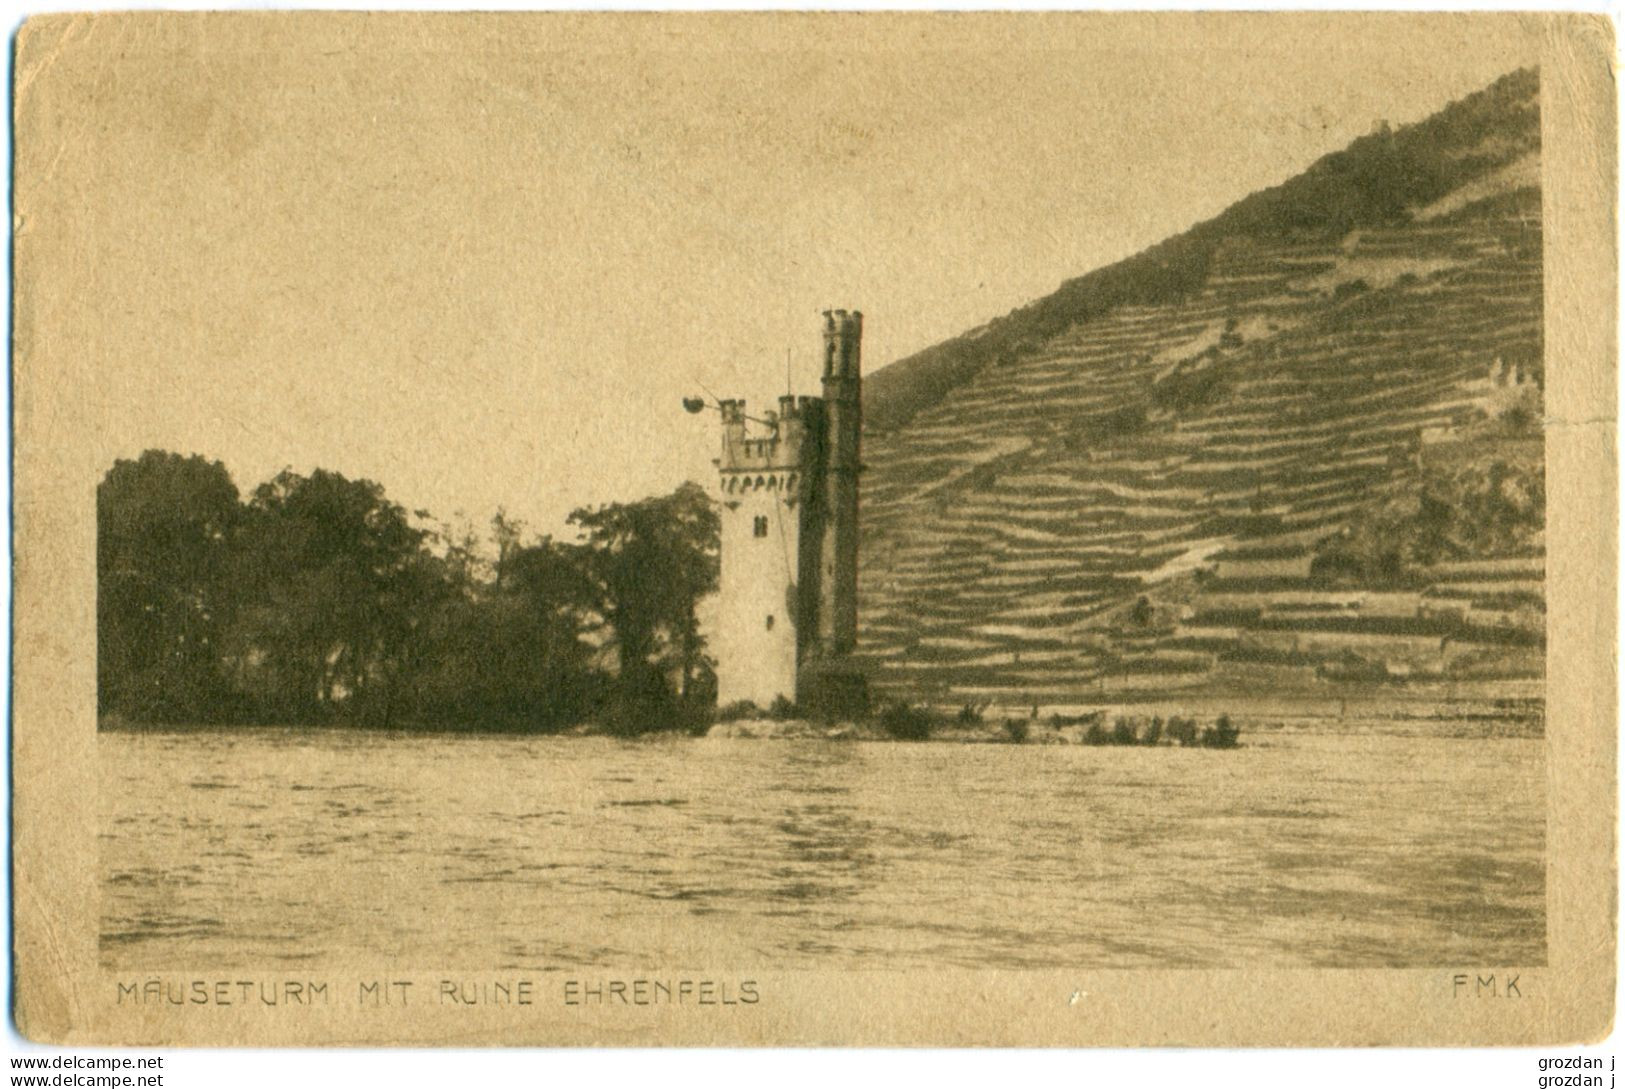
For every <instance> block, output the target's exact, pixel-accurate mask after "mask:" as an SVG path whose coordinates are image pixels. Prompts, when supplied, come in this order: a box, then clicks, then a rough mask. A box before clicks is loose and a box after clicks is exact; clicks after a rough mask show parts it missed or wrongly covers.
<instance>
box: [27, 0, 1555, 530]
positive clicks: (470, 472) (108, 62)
mask: <svg viewBox="0 0 1625 1089" xmlns="http://www.w3.org/2000/svg"><path fill="white" fill-rule="evenodd" d="M322 18H323V17H322V16H314V17H305V19H306V21H299V20H287V19H284V20H280V21H278V20H274V19H267V18H265V17H258V16H253V15H249V16H246V17H238V18H237V19H236V20H232V19H229V18H221V17H218V16H215V17H210V16H202V15H198V16H177V17H172V18H171V19H169V20H168V21H165V22H151V21H148V22H142V21H141V17H134V18H133V19H125V20H121V19H118V18H111V19H100V20H98V19H91V20H84V21H76V22H74V23H72V24H70V25H69V26H67V27H65V28H64V27H53V28H47V29H46V30H45V31H43V32H42V37H43V38H46V39H47V41H46V43H45V44H46V45H49V46H51V47H52V48H44V47H43V46H42V47H40V48H37V49H36V48H33V47H32V46H33V45H35V44H39V43H31V44H27V43H25V48H23V50H22V53H21V57H20V60H19V64H18V94H17V99H18V110H19V114H18V117H19V132H18V149H19V164H20V165H19V178H20V179H26V178H28V177H32V178H35V179H36V180H37V182H38V186H37V187H35V188H31V187H30V186H29V185H28V184H27V181H26V180H20V182H19V186H18V214H19V217H20V221H19V222H20V226H19V233H20V234H21V233H22V232H24V231H26V230H30V229H31V230H35V231H41V232H48V233H46V234H45V235H43V236H42V237H43V238H44V239H46V240H48V241H47V242H44V243H42V244H40V245H39V246H38V247H37V249H29V248H28V247H26V246H25V247H20V249H19V259H18V260H19V264H18V275H19V282H20V285H21V290H22V292H24V293H25V294H23V295H20V296H19V304H18V322H19V332H20V333H24V334H27V333H30V332H34V333H37V334H38V335H39V337H40V340H39V341H38V343H40V344H44V345H46V346H47V347H48V349H49V350H50V351H52V352H56V353H59V354H60V355H61V356H62V357H63V358H64V359H70V358H71V360H72V361H73V365H74V366H75V367H77V368H80V370H79V371H78V372H76V373H82V374H83V376H84V377H83V379H82V386H83V395H84V396H85V397H87V398H90V399H92V401H93V409H94V410H95V418H96V419H97V420H98V421H100V423H99V426H98V427H97V428H95V431H96V434H94V435H93V436H88V437H87V438H88V440H89V441H91V442H93V443H94V444H95V448H96V451H97V454H98V459H97V465H98V466H99V468H98V469H97V472H98V473H99V472H104V471H105V470H106V468H107V467H108V466H110V465H111V464H112V462H113V461H114V459H116V458H120V457H133V456H136V455H138V454H139V453H140V452H141V451H142V450H144V449H148V448H153V447H157V448H163V449H169V450H174V451H178V452H181V453H199V454H203V455H205V456H207V457H209V458H211V459H214V458H217V459H220V460H222V461H224V463H225V464H226V466H227V467H228V468H229V469H230V471H231V473H232V475H233V476H234V478H235V479H236V481H237V483H238V485H239V486H240V487H241V488H242V489H243V490H244V491H248V490H250V489H251V488H252V487H254V486H255V485H256V484H258V483H259V482H261V481H263V480H265V479H267V478H269V477H270V476H272V475H273V474H275V473H276V472H278V471H279V470H281V469H283V468H285V467H286V468H292V469H294V470H296V471H299V472H308V471H310V470H311V469H313V468H316V467H322V468H327V469H333V470H337V471H339V472H342V473H345V474H346V475H349V476H363V477H368V478H371V479H374V480H377V481H379V482H380V483H382V484H383V485H384V487H385V489H386V490H387V492H388V494H389V495H390V497H391V498H393V499H395V500H396V501H397V502H400V503H402V504H403V505H404V506H406V507H408V508H409V509H427V510H429V511H431V512H433V514H435V515H436V516H439V517H443V518H454V517H457V516H458V515H459V514H460V515H461V516H463V517H467V518H470V519H473V520H474V521H475V522H483V521H485V520H486V519H488V518H489V517H490V515H491V514H492V513H493V512H494V511H495V510H496V509H497V508H498V507H502V508H505V509H506V510H507V512H508V513H509V514H510V515H512V516H515V517H517V518H519V519H521V520H523V521H524V522H526V523H527V524H528V525H529V526H530V527H531V528H532V529H533V530H534V531H536V532H552V533H558V532H561V531H563V527H564V519H565V517H566V515H567V514H568V512H569V511H570V510H571V509H573V508H575V507H577V506H581V505H585V504H592V503H598V502H606V501H612V500H626V499H633V498H637V497H639V496H642V495H647V494H652V493H656V492H662V491H667V490H669V489H670V488H672V487H674V486H676V485H677V484H678V483H680V482H681V481H683V480H684V479H696V480H699V481H701V482H702V483H707V484H709V482H710V477H711V463H710V459H711V458H712V457H714V456H715V453H716V447H717V443H718V438H717V423H716V419H715V416H714V415H705V416H691V415H688V414H686V413H685V412H683V411H682V408H681V405H680V399H681V398H682V397H683V396H685V395H689V394H695V393H700V392H710V393H712V394H715V395H717V396H722V397H728V396H744V397H747V398H749V399H750V401H751V402H753V403H754V404H756V405H758V406H760V405H762V404H763V403H764V401H765V400H767V399H770V398H773V397H776V396H777V395H778V394H779V393H781V392H783V391H784V389H785V387H786V385H787V384H788V385H791V386H793V388H794V389H795V390H796V391H797V392H802V393H811V392H816V386H817V359H818V349H819V339H820V338H819V328H820V322H819V312H820V311H822V310H824V309H828V308H832V307H841V308H851V309H861V310H863V311H864V313H865V316H866V322H865V343H864V365H865V369H866V371H868V372H870V373H872V372H873V371H874V370H875V369H877V368H879V367H881V366H883V365H885V364H886V363H888V362H891V361H893V360H896V359H899V358H902V357H904V356H907V355H909V354H910V353H913V352H915V351H918V350H920V349H922V348H925V347H928V346H930V345H932V344H934V343H936V342H938V341H940V340H943V339H945V338H947V337H950V336H953V335H955V334H957V333H960V332H963V331H965V330H967V329H969V328H972V327H974V326H976V325H979V324H981V323H982V322H985V321H987V320H989V319H991V318H993V317H996V316H999V315H1002V314H1004V313H1006V312H1008V311H1009V310H1011V309H1013V308H1014V307H1017V306H1019V305H1022V304H1024V303H1026V302H1029V301H1031V300H1032V299H1035V298H1037V297H1040V296H1042V295H1045V294H1047V293H1049V292H1050V291H1052V290H1054V289H1055V287H1056V286H1058V285H1059V284H1060V283H1061V282H1062V281H1063V280H1065V279H1068V278H1071V277H1074V276H1078V275H1081V274H1082V273H1085V272H1087V271H1089V270H1091V269H1093V268H1097V267H1100V266H1102V265H1105V264H1109V263H1111V262H1112V261H1115V260H1118V259H1120V258H1122V257H1125V256H1128V255H1130V254H1132V253H1134V252H1137V251H1138V250H1140V249H1142V248H1144V247H1145V246H1148V245H1151V244H1153V243H1155V242H1157V241H1160V240H1161V239H1163V238H1165V237H1167V236H1168V235H1170V234H1173V233H1176V232H1178V231H1181V230H1183V229H1185V228H1186V227H1189V226H1190V225H1191V224H1193V223H1195V222H1198V221H1200V220H1202V219H1205V218H1208V217H1210V216H1212V215H1214V214H1216V213H1218V212H1219V211H1221V210H1222V209H1223V208H1225V207H1226V206H1228V205H1229V204H1230V203H1232V202H1233V201H1235V200H1237V199H1239V198H1241V197H1243V196H1245V195H1246V194H1248V193H1250V192H1252V191H1254V190H1256V189H1259V188H1261V187H1264V186H1268V185H1272V184H1276V183H1279V182H1281V181H1284V180H1286V179H1287V178H1289V177H1291V176H1293V175H1294V174H1296V173H1298V172H1300V171H1301V170H1302V169H1304V168H1305V167H1306V166H1308V165H1309V164H1310V163H1311V162H1313V161H1314V160H1315V159H1317V158H1319V157H1320V156H1321V155H1324V154H1326V153H1328V152H1330V151H1334V150H1337V149H1339V148H1341V147H1343V146H1345V145H1346V144H1347V143H1349V141H1351V140H1352V139H1354V138H1356V137H1358V136H1361V135H1363V134H1365V133H1367V132H1369V131H1370V130H1371V128H1372V127H1373V125H1374V124H1376V123H1377V122H1378V121H1379V120H1387V121H1389V122H1390V123H1392V124H1395V125H1399V124H1404V123H1407V122H1411V121H1416V120H1419V119H1421V118H1423V117H1425V116H1427V115H1429V114H1431V113H1432V112H1434V111H1435V110H1437V109H1439V108H1440V107H1441V106H1443V105H1445V104H1446V103H1447V102H1449V101H1451V100H1453V99H1456V98H1459V97H1461V96H1462V95H1464V94H1467V93H1470V92H1472V91H1474V90H1477V89H1479V88H1480V87H1482V86H1484V85H1486V84H1488V83H1490V82H1491V81H1492V80H1494V79H1495V78H1496V77H1498V76H1500V75H1502V74H1504V73H1505V72H1508V71H1510V70H1512V69H1514V68H1516V67H1519V66H1520V65H1524V64H1529V63H1533V62H1535V61H1536V60H1538V50H1537V48H1536V46H1535V43H1533V42H1531V41H1530V40H1528V39H1527V38H1525V37H1524V36H1523V35H1522V32H1521V30H1520V25H1519V24H1518V23H1517V22H1516V21H1515V17H1510V16H1509V17H1506V18H1504V19H1501V20H1484V19H1482V18H1479V19H1473V18H1467V17H1462V16H1449V15H1446V16H1437V17H1425V18H1424V17H1416V16H1408V17H1403V18H1406V19H1407V20H1409V21H1407V22H1405V23H1403V24H1385V23H1383V22H1382V21H1381V17H1372V16H1366V17H1364V18H1366V19H1368V20H1371V19H1375V20H1376V21H1371V22H1363V23H1358V22H1348V21H1346V20H1344V21H1339V20H1338V19H1336V18H1327V17H1313V16H1291V15H1266V16H1262V17H1256V16H1239V15H1237V16H1189V15H1162V16H1157V17H1147V16H1093V17H1066V16H1058V17H1057V16H1050V17H1043V16H1036V17H1024V18H1013V17H1009V16H992V17H986V16H971V15H959V16H945V17H935V18H933V17H923V18H913V19H908V18H889V17H883V16H875V15H862V14H859V15H845V16H832V17H809V16H795V15H764V16H753V17H743V18H739V17H736V18H732V19H724V20H717V19H712V20H704V19H690V20H688V21H686V22H676V23H674V22H672V21H671V20H669V19H664V18H661V17H658V16H636V15H633V16H619V17H602V16H599V17H592V16H589V17H585V18H581V17H576V18H569V17H561V18H557V19H552V20H549V19H527V18H525V17H522V16H520V17H515V16H508V17H495V18H483V19H480V18H468V17H464V18H461V19H459V17H455V16H454V17H423V16H415V15H405V16H395V17H379V16H371V17H366V16H362V17H336V18H335V17H328V19H327V21H326V22H321V21H319V20H321V19H322ZM25 37H26V35H25ZM58 37H59V38H60V40H61V44H60V48H55V46H56V43H57V39H58ZM1401 45H1403V48H1401V47H1400V46H1401ZM30 140H32V141H33V144H32V146H30ZM25 171H27V172H28V173H25ZM36 255H38V256H36ZM31 257H33V258H35V259H36V262H37V263H36V265H35V266H34V267H35V268H37V269H39V270H40V275H39V277H38V279H36V280H34V281H30V278H29V277H30V273H31V269H30V266H29V264H28V260H29V259H30V258H31ZM64 267H66V268H67V269H68V272H64V271H63V269H64ZM31 284H32V285H33V287H34V289H35V290H36V291H37V294H36V296H35V297H34V298H33V300H32V303H31V302H30V299H29V298H28V297H27V295H26V293H27V292H28V291H29V290H30V285H31ZM86 300H93V302H87V301H86ZM20 407H23V408H25V407H26V406H25V405H22V404H21V403H20ZM87 486H89V485H88V482H87Z"/></svg>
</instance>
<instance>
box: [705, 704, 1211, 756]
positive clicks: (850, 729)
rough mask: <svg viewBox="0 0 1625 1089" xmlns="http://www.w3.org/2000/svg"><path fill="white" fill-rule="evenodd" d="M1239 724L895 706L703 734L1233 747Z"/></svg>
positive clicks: (726, 725)
mask: <svg viewBox="0 0 1625 1089" xmlns="http://www.w3.org/2000/svg"><path fill="white" fill-rule="evenodd" d="M1240 733H1241V731H1240V728H1239V727H1238V726H1236V724H1235V723H1233V722H1232V721H1231V719H1230V717H1229V716H1228V715H1220V716H1218V718H1216V719H1214V720H1213V721H1212V722H1208V723H1203V722H1198V721H1197V720H1196V719H1194V718H1182V717H1179V716H1172V717H1169V718H1167V719H1164V718H1162V717H1161V716H1160V715H1118V716H1116V717H1115V718H1111V719H1108V717H1107V715H1106V713H1105V712H1103V711H1100V712H1094V713H1091V714H1085V715H1078V716H1073V717H1061V716H1051V717H1050V718H1047V719H1043V718H1041V719H1026V718H1002V719H994V718H977V717H973V716H969V715H962V716H959V717H945V718H941V719H934V718H933V717H932V716H931V715H930V714H929V712H924V711H915V712H913V713H912V714H911V715H909V716H900V715H898V714H897V713H895V712H892V713H887V714H883V715H882V716H881V717H879V718H876V719H865V720H862V721H853V722H834V723H830V722H815V721H812V720H810V719H804V718H795V717H787V718H773V717H747V718H737V719H731V720H729V721H727V722H718V723H716V724H715V725H713V726H712V727H711V728H710V729H709V730H708V731H706V733H705V736H706V737H707V738H717V739H730V740H747V739H748V740H758V739H760V740H770V741H790V740H816V741H925V740H930V741H956V742H961V743H965V744H1005V745H1009V744H1021V745H1100V746H1155V745H1178V746H1186V747H1189V746H1196V747H1201V748H1213V749H1233V748H1236V747H1237V746H1238V745H1239V743H1240V742H1239V737H1240Z"/></svg>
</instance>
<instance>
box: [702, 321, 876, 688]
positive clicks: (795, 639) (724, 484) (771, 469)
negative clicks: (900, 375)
mask: <svg viewBox="0 0 1625 1089" xmlns="http://www.w3.org/2000/svg"><path fill="white" fill-rule="evenodd" d="M862 336H863V315H861V314H859V313H856V312H852V313H847V312H846V311H844V310H835V311H830V312H828V313H826V314H825V315H824V357H823V358H824V396H823V397H822V398H817V397H781V398H779V407H778V411H777V412H770V413H768V414H767V416H766V417H765V418H764V419H762V420H753V419H751V418H750V417H748V416H747V414H746V412H745V403H744V402H743V401H723V402H722V403H721V408H722V456H721V457H720V458H719V459H718V460H717V469H718V472H719V475H720V478H721V479H720V491H721V500H722V583H721V602H720V608H719V615H718V618H717V619H718V631H717V635H716V638H715V639H714V640H713V641H712V648H713V650H714V652H715V654H716V657H717V702H718V704H719V705H721V706H727V705H728V704H730V703H735V702H737V701H740V700H750V701H751V702H753V703H755V704H756V705H757V706H759V707H763V708H766V707H769V706H771V705H772V703H773V701H774V700H775V699H776V698H778V697H780V696H783V697H784V698H786V699H793V700H794V701H795V702H796V703H798V704H800V705H801V706H802V707H803V708H805V709H806V710H808V711H812V712H820V713H830V714H845V713H854V712H856V711H859V710H862V708H863V706H864V705H865V703H866V698H867V692H866V688H865V686H864V681H863V677H862V675H861V673H859V671H858V670H857V669H856V667H855V666H854V665H853V663H852V661H851V654H852V651H853V649H854V648H855V647H856V645H857V624H858V607H857V585H858V473H859V470H860V468H861V466H860V464H859V441H860V432H861V429H862V416H861V411H862V410H861V403H860V396H861V393H862V389H861V372H860V354H859V352H860V345H861V341H862ZM752 423H755V424H757V425H758V427H759V429H760V430H759V432H758V433H752V432H751V430H750V425H751V424H752Z"/></svg>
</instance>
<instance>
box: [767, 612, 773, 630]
mask: <svg viewBox="0 0 1625 1089" xmlns="http://www.w3.org/2000/svg"><path fill="white" fill-rule="evenodd" d="M767 630H768V631H772V630H773V617H772V616H771V615H769V616H768V618H767Z"/></svg>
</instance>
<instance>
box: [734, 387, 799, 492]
mask: <svg viewBox="0 0 1625 1089" xmlns="http://www.w3.org/2000/svg"><path fill="white" fill-rule="evenodd" d="M720 405H721V408H722V457H721V458H720V459H718V461H717V468H718V469H719V470H720V471H721V472H722V474H723V475H724V476H725V477H726V476H727V475H728V474H731V473H755V472H766V471H776V472H784V471H786V470H798V469H800V468H801V467H802V464H803V462H804V460H805V459H806V456H807V447H808V445H809V441H816V434H815V433H816V431H817V429H818V427H819V425H820V423H821V421H822V410H823V402H822V401H820V399H819V398H817V397H799V398H798V397H780V398H779V410H778V411H777V412H770V413H768V415H767V417H766V420H765V422H763V423H760V424H758V425H757V426H758V428H759V430H756V431H753V430H752V429H751V424H752V423H753V422H754V421H752V420H750V418H749V417H748V416H747V415H746V413H745V402H744V401H742V400H729V401H722V402H720ZM809 424H810V425H811V426H809Z"/></svg>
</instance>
